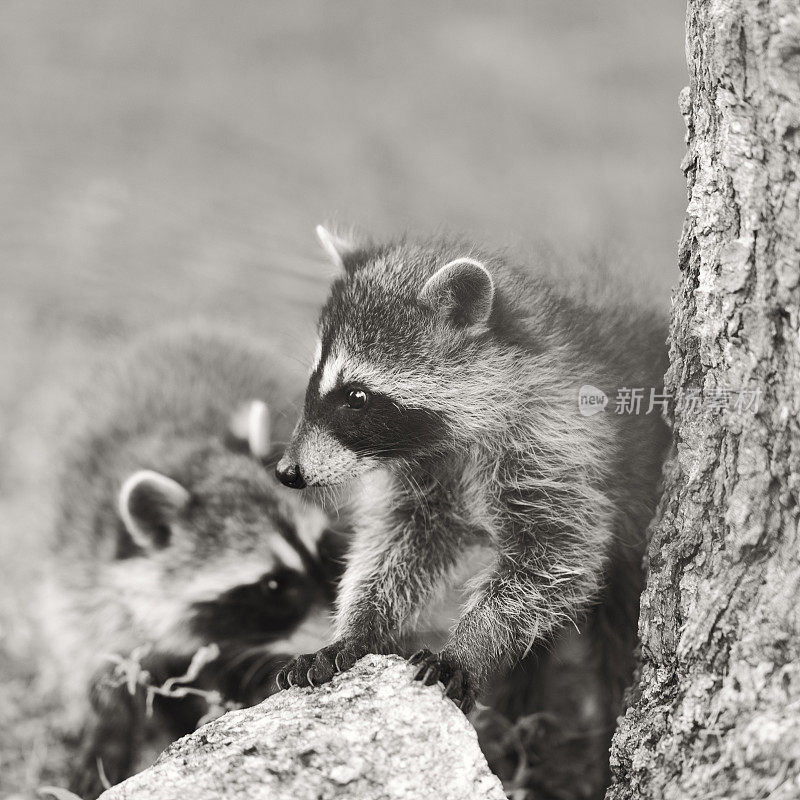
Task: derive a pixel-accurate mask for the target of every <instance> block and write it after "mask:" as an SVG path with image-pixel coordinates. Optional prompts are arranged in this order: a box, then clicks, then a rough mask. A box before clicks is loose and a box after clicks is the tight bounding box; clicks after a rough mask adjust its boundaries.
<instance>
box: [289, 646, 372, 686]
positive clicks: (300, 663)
mask: <svg viewBox="0 0 800 800" xmlns="http://www.w3.org/2000/svg"><path fill="white" fill-rule="evenodd" d="M367 652H368V649H367V647H365V646H364V645H362V644H360V643H358V642H354V641H353V640H351V639H339V640H338V641H335V642H334V643H333V644H330V645H328V646H327V647H323V648H322V650H318V651H317V652H316V653H308V654H307V655H303V656H297V657H296V658H293V659H292V660H291V661H290V662H289V663H288V664H287V665H286V666H285V667H284V668H283V669H282V670H281V671H280V672H279V673H278V676H277V678H276V679H275V681H276V683H277V684H278V688H279V689H288V688H290V687H292V686H318V685H319V684H321V683H327V682H328V681H329V680H330V679H331V678H332V677H333V676H334V675H335V674H336V673H337V672H345V671H347V670H348V669H350V667H352V666H353V664H355V663H356V661H358V659H359V658H361V657H362V656H365V655H366V654H367Z"/></svg>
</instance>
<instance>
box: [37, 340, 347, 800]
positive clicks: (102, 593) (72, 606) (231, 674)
mask: <svg viewBox="0 0 800 800" xmlns="http://www.w3.org/2000/svg"><path fill="white" fill-rule="evenodd" d="M285 371H286V370H285V366H284V365H283V364H282V363H281V362H280V361H279V359H278V358H277V357H276V356H275V354H273V353H272V352H270V351H269V349H268V348H266V347H264V346H261V345H260V344H257V343H255V342H253V341H251V340H249V339H244V338H241V337H238V336H236V335H234V334H231V333H227V332H223V331H213V330H212V331H208V330H200V329H199V328H197V329H185V328H177V329H171V330H168V331H165V332H162V333H159V334H157V335H153V336H151V337H148V338H147V339H145V340H144V341H142V342H140V343H138V344H137V345H135V346H134V347H132V348H131V349H130V350H129V351H127V352H126V353H124V354H123V355H122V356H121V357H120V358H118V359H117V360H116V361H115V362H114V363H111V364H109V365H107V367H106V368H105V370H103V371H102V372H101V373H100V374H98V375H97V376H96V378H95V380H94V381H93V382H92V383H91V384H90V385H89V386H88V387H87V390H86V392H85V393H84V396H83V398H82V402H81V403H80V404H79V405H78V406H77V407H76V410H75V412H74V414H73V424H72V426H71V427H72V430H71V432H69V433H68V435H67V436H66V444H65V457H64V462H63V467H62V471H61V480H60V499H59V508H58V513H57V523H56V530H55V541H54V549H53V567H54V569H53V578H52V580H51V581H50V583H49V588H48V591H47V593H46V596H45V604H44V626H45V631H46V634H47V637H46V638H47V641H48V643H49V645H50V646H51V648H52V652H53V658H52V659H51V661H52V662H53V663H54V664H55V666H56V669H55V670H54V672H55V674H53V675H51V677H52V679H53V681H54V682H55V683H56V684H57V685H58V689H59V691H60V694H61V696H62V698H63V699H64V703H65V706H66V708H67V710H68V717H69V722H68V723H67V726H68V727H72V728H73V729H74V730H75V735H77V736H78V738H79V746H80V755H79V758H78V760H77V762H76V764H75V767H74V774H73V776H72V780H71V788H72V789H73V790H74V791H76V792H78V793H79V794H80V795H81V796H84V797H89V796H94V795H97V794H98V793H99V792H100V790H101V789H102V781H101V773H105V775H106V776H107V778H108V779H109V780H110V781H111V782H112V783H113V782H117V781H119V780H121V779H123V778H125V777H127V775H128V774H130V773H131V772H132V771H133V770H134V769H135V768H136V765H137V759H138V753H139V750H140V747H141V745H142V742H143V739H144V734H145V727H146V726H145V722H146V720H145V713H144V712H145V706H144V697H143V687H142V686H141V685H140V684H139V685H135V686H134V687H133V691H132V690H131V687H129V686H128V685H127V684H126V683H125V681H124V679H121V677H120V675H119V674H118V672H119V670H118V668H117V667H116V666H115V661H116V663H117V664H118V663H119V660H120V659H122V660H125V659H131V658H138V660H139V662H140V665H141V668H142V669H144V670H146V671H147V673H149V676H148V680H149V682H150V683H151V684H153V685H160V684H161V683H163V682H164V680H166V679H167V678H169V677H172V676H180V675H182V674H183V673H184V672H185V671H186V669H187V667H188V665H189V664H190V661H191V659H192V657H193V655H194V654H195V653H196V651H197V650H198V649H199V648H200V647H202V646H204V645H207V644H210V643H215V644H217V645H218V647H219V656H218V657H217V658H216V659H215V660H214V661H213V662H212V663H211V664H209V665H208V667H207V668H206V669H205V670H204V671H203V673H202V675H201V676H200V680H201V682H202V685H203V687H204V688H206V689H216V690H218V691H221V692H222V694H223V695H224V696H225V697H227V698H229V699H232V700H234V701H239V702H252V701H254V700H258V699H260V697H262V696H263V695H264V693H265V689H264V687H266V686H269V685H271V684H272V683H273V676H274V674H275V672H276V671H277V669H278V668H279V667H280V666H281V665H282V664H283V662H284V661H285V659H286V657H287V656H288V655H289V654H292V653H295V652H297V651H298V650H302V649H305V648H307V647H308V646H309V645H311V646H318V645H319V644H321V643H323V642H324V641H325V640H326V639H327V638H328V636H329V623H328V606H329V604H330V601H331V598H332V594H333V585H334V573H335V571H336V569H337V561H336V557H335V554H334V553H333V552H332V551H331V548H332V547H333V548H334V549H335V547H336V537H335V534H332V533H331V532H330V531H328V529H327V518H326V517H325V515H324V514H323V513H322V512H321V511H319V510H317V509H315V508H314V507H313V506H308V505H305V504H300V503H298V502H296V500H295V498H293V497H289V496H288V495H289V494H290V493H288V492H287V491H286V490H284V489H282V488H281V487H279V486H277V485H276V483H275V482H274V481H273V480H272V479H270V478H269V477H268V476H267V475H266V474H265V472H264V469H263V466H262V462H263V461H264V460H265V459H268V458H269V454H270V452H271V445H270V438H271V437H270V422H271V421H272V422H273V423H275V424H276V425H277V426H278V427H279V428H280V425H282V424H285V423H284V422H283V420H282V418H281V415H280V414H279V413H272V414H270V409H271V408H272V409H276V410H279V409H280V408H281V407H282V406H284V404H285V402H286V399H287V398H286V395H288V394H290V392H289V391H287V388H286V387H283V386H281V385H280V384H279V382H278V376H282V375H284V374H285ZM326 548H327V549H326ZM158 706H159V707H160V711H161V714H160V718H161V720H162V723H163V727H164V728H165V729H166V736H167V738H175V737H177V736H179V735H183V734H184V733H187V732H189V731H191V730H192V729H193V728H194V725H195V724H196V722H197V720H198V719H199V718H200V716H202V715H203V714H204V713H205V708H204V704H203V703H202V702H198V701H197V698H191V697H190V698H188V699H187V700H185V701H180V702H177V701H159V702H158ZM150 727H152V726H150ZM163 738H164V737H163V736H162V739H163Z"/></svg>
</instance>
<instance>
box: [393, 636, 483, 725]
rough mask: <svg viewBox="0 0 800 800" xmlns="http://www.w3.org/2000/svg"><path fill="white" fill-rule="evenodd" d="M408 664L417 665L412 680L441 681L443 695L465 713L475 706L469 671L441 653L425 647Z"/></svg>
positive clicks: (430, 683) (426, 683)
mask: <svg viewBox="0 0 800 800" xmlns="http://www.w3.org/2000/svg"><path fill="white" fill-rule="evenodd" d="M408 662H409V664H413V665H414V666H417V665H419V669H418V670H417V671H416V673H415V674H414V680H415V681H420V682H422V683H423V684H424V685H425V686H432V685H433V684H434V683H437V682H438V683H441V684H442V686H444V695H445V697H449V698H450V699H451V700H452V701H453V702H454V703H455V704H456V705H457V706H458V707H459V708H460V709H461V710H462V711H463V712H464V713H465V714H468V713H469V712H470V711H472V709H473V708H474V706H475V685H474V682H473V680H472V677H471V676H470V674H469V672H468V671H467V670H466V669H464V667H462V666H461V665H460V664H458V663H457V662H455V661H453V660H452V659H449V658H447V657H446V656H444V655H443V654H441V653H432V652H431V651H430V650H428V649H427V648H423V649H422V650H418V651H417V652H416V653H414V655H413V656H411V658H409V659H408Z"/></svg>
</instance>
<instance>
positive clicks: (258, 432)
mask: <svg viewBox="0 0 800 800" xmlns="http://www.w3.org/2000/svg"><path fill="white" fill-rule="evenodd" d="M228 430H229V432H230V434H231V436H232V437H233V438H234V439H235V440H236V441H237V442H247V446H248V447H249V448H250V453H251V454H252V455H253V456H255V457H256V458H266V457H267V456H268V455H269V451H270V422H269V406H267V404H266V403H265V402H264V401H263V400H250V401H249V402H247V403H244V404H242V405H241V406H240V407H239V408H238V409H237V410H236V411H235V412H234V414H233V416H232V417H231V421H230V425H229V426H228Z"/></svg>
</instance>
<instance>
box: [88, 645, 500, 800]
mask: <svg viewBox="0 0 800 800" xmlns="http://www.w3.org/2000/svg"><path fill="white" fill-rule="evenodd" d="M414 672H415V668H414V667H411V666H410V665H409V664H408V663H407V662H406V661H405V660H404V659H402V658H398V657H397V656H374V655H370V656H366V657H365V658H362V659H361V661H359V662H358V663H357V664H356V665H355V666H354V667H353V669H351V670H349V671H348V672H346V673H344V674H342V675H338V676H336V677H335V678H334V679H333V681H332V682H331V683H327V684H325V685H323V686H320V687H318V688H316V689H290V690H289V691H287V692H278V694H276V695H273V696H272V697H270V698H269V699H268V700H265V701H264V702H263V703H261V704H260V705H257V706H254V707H253V708H245V709H242V710H241V711H231V712H229V713H228V714H225V716H223V717H220V718H219V719H216V720H214V721H213V722H209V723H208V724H207V725H204V726H203V727H202V728H200V729H199V730H197V731H195V733H193V734H191V735H190V736H185V737H184V738H183V739H179V740H178V741H177V742H175V743H174V744H172V745H170V746H169V747H168V748H167V749H166V750H165V751H164V753H163V754H162V755H161V757H160V758H159V759H158V761H157V762H156V763H155V764H154V765H153V766H152V767H150V768H149V769H146V770H144V771H143V772H140V773H139V774H138V775H134V776H133V777H132V778H128V780H126V781H123V782H122V783H120V784H118V785H117V786H115V787H114V788H113V789H109V790H108V791H107V792H105V793H104V794H103V795H102V800H188V799H189V798H190V799H191V800H221V798H229V799H230V800H235V799H236V798H246V800H260V799H261V798H263V800H322V799H323V798H324V799H325V800H333V799H334V798H347V800H420V798H423V797H436V798H438V799H439V800H505V795H504V794H503V789H502V786H501V785H500V781H499V780H498V779H497V778H496V777H495V776H494V775H492V773H491V772H490V771H489V767H488V766H487V764H486V760H485V759H484V757H483V754H482V753H481V751H480V748H479V747H478V738H477V736H476V735H475V731H474V730H473V728H472V726H471V725H470V724H469V722H467V718H466V717H465V716H464V715H463V714H462V713H461V711H459V710H458V709H457V708H456V706H455V705H454V704H453V703H452V702H450V700H447V699H444V698H443V697H442V690H441V687H440V686H423V685H422V684H420V683H417V682H414V681H413V680H412V675H413V674H414Z"/></svg>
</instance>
